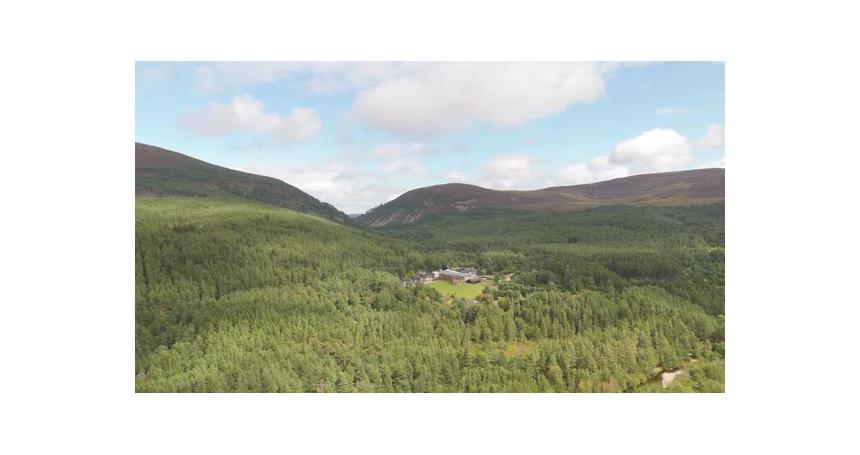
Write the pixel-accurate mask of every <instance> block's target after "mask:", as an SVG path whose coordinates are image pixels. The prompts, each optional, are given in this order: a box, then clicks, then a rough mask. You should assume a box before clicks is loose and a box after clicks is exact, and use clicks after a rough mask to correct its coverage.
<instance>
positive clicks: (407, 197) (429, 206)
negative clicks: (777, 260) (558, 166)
mask: <svg viewBox="0 0 860 455" xmlns="http://www.w3.org/2000/svg"><path fill="white" fill-rule="evenodd" d="M724 197H725V169H695V170H689V171H679V172H665V173H656V174H642V175H634V176H631V177H623V178H618V179H613V180H607V181H604V182H598V183H590V184H585V185H573V186H558V187H552V188H544V189H540V190H532V191H502V190H491V189H487V188H482V187H479V186H475V185H466V184H462V183H449V184H445V185H434V186H429V187H426V188H418V189H415V190H412V191H409V192H407V193H405V194H403V195H401V196H400V197H398V198H397V199H394V200H393V201H390V202H388V203H386V204H382V205H380V206H378V207H376V208H374V209H372V210H370V211H368V212H367V213H365V214H363V215H361V216H360V217H358V221H359V222H360V223H362V224H364V225H366V226H370V227H385V226H388V225H396V224H411V223H414V222H416V221H419V220H421V219H422V218H423V217H425V216H426V215H429V214H444V213H460V212H465V211H467V210H472V209H477V208H496V209H498V208H501V209H526V210H528V209H541V210H559V211H570V210H582V209H586V208H591V207H599V206H607V205H635V206H642V205H645V206H678V205H694V204H705V203H710V202H717V201H722V200H723V199H724Z"/></svg>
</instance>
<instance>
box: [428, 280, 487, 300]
mask: <svg viewBox="0 0 860 455" xmlns="http://www.w3.org/2000/svg"><path fill="white" fill-rule="evenodd" d="M424 286H428V287H431V288H433V289H435V290H437V291H439V293H440V294H443V295H450V296H452V297H465V298H467V299H474V298H476V297H478V296H479V295H481V293H482V292H484V284H483V283H479V284H472V283H462V284H451V283H449V282H448V281H444V280H437V281H433V282H430V283H425V284H424Z"/></svg>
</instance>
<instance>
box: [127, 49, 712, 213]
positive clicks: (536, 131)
mask: <svg viewBox="0 0 860 455" xmlns="http://www.w3.org/2000/svg"><path fill="white" fill-rule="evenodd" d="M135 83H136V90H135V96H136V103H135V111H136V120H135V128H136V131H135V136H136V140H137V141H139V142H144V143H148V144H152V145H157V146H160V147H164V148H167V149H170V150H174V151H177V152H181V153H184V154H187V155H190V156H193V157H195V158H199V159H202V160H204V161H208V162H211V163H214V164H218V165H222V166H226V167H230V168H233V169H238V170H243V171H247V172H252V173H256V174H262V175H268V176H272V177H276V178H279V179H281V180H284V181H286V182H288V183H290V184H292V185H295V186H297V187H299V188H301V189H302V190H304V191H307V192H308V193H310V194H312V195H314V196H315V197H317V198H319V199H321V200H323V201H326V202H329V203H332V204H333V205H335V206H336V207H338V208H339V209H341V210H343V211H345V212H347V213H361V212H363V211H365V210H367V209H370V208H372V207H374V206H376V205H378V204H381V203H384V202H386V201H388V200H391V199H393V198H394V197H396V196H398V195H399V194H402V193H403V192H405V191H408V190H410V189H414V188H417V187H422V186H428V185H434V184H439V183H448V182H464V183H473V184H477V185H481V186H485V187H489V188H497V189H515V190H526V189H536V188H543V187H547V186H556V185H569V184H579V183H589V182H593V181H600V180H606V179H609V178H615V177H622V176H626V175H633V174H639V173H647V172H663V171H671V170H680V169H692V168H700V167H715V166H720V167H722V166H724V162H725V159H724V157H725V146H724V142H725V139H724V136H725V133H724V127H723V125H724V118H725V106H724V93H725V78H724V66H723V64H721V63H713V62H671V63H669V62H664V63H647V64H646V63H634V64H619V63H599V62H598V63H587V62H579V63H444V62H416V63H407V62H401V63H396V62H363V63H362V62H329V63H322V62H317V63H299V62H138V63H137V65H136V82H135Z"/></svg>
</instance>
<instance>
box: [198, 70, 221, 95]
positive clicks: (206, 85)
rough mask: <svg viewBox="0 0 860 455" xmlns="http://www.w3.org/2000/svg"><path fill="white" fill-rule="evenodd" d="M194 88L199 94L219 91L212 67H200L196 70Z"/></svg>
mask: <svg viewBox="0 0 860 455" xmlns="http://www.w3.org/2000/svg"><path fill="white" fill-rule="evenodd" d="M194 88H195V90H197V91H198V92H199V93H203V94H210V93H215V92H217V91H218V84H217V82H216V81H215V72H214V71H213V70H212V67H210V66H206V65H199V66H197V67H196V68H194Z"/></svg>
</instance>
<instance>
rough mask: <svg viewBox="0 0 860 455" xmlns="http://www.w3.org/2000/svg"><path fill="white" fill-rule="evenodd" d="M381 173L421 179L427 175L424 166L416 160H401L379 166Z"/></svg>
mask: <svg viewBox="0 0 860 455" xmlns="http://www.w3.org/2000/svg"><path fill="white" fill-rule="evenodd" d="M380 169H382V171H384V172H387V173H389V174H397V175H398V176H402V177H423V176H425V175H426V174H427V170H426V169H425V168H424V164H423V163H421V162H420V161H418V160H416V159H407V158H401V159H396V160H393V161H388V162H385V163H383V164H381V165H380Z"/></svg>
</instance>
